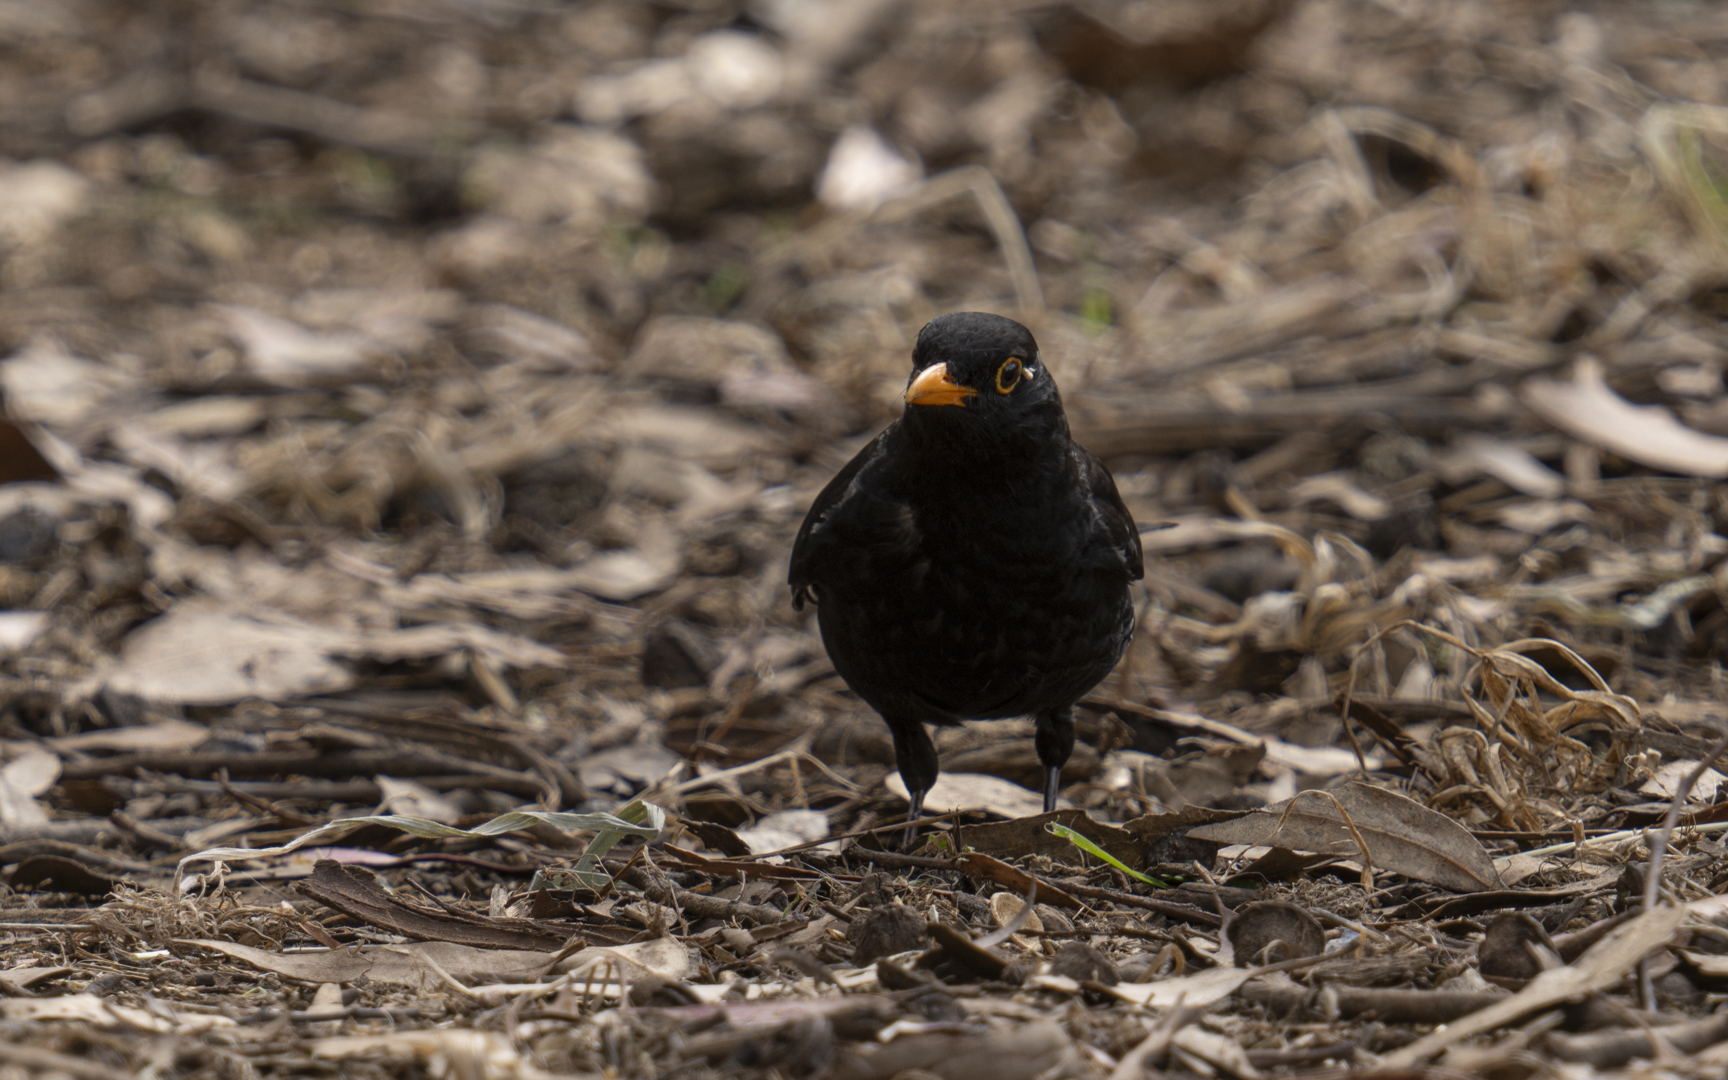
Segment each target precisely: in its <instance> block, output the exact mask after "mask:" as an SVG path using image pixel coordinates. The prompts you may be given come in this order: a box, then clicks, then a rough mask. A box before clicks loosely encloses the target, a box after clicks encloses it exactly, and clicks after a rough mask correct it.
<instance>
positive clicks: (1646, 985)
mask: <svg viewBox="0 0 1728 1080" xmlns="http://www.w3.org/2000/svg"><path fill="white" fill-rule="evenodd" d="M1724 753H1728V735H1724V736H1723V737H1722V738H1721V739H1720V740H1719V741H1718V742H1717V743H1716V745H1715V747H1713V748H1712V749H1711V751H1710V753H1709V754H1708V755H1707V756H1706V757H1705V758H1704V760H1702V761H1700V762H1699V763H1698V765H1697V767H1695V768H1694V769H1693V770H1692V771H1691V772H1689V773H1687V774H1686V778H1685V779H1684V780H1682V781H1680V786H1679V787H1677V788H1675V789H1674V798H1673V799H1672V800H1671V801H1670V802H1669V803H1668V814H1667V816H1666V817H1664V818H1663V819H1662V834H1661V835H1660V836H1659V837H1657V842H1656V843H1654V844H1651V845H1650V869H1649V870H1648V871H1646V872H1645V875H1644V910H1645V911H1654V910H1655V909H1656V901H1657V900H1658V899H1659V898H1660V897H1661V895H1662V858H1663V856H1664V855H1666V854H1667V852H1668V841H1669V839H1670V838H1671V837H1672V836H1673V835H1674V824H1675V822H1677V821H1679V820H1680V807H1682V806H1684V805H1685V803H1686V796H1688V795H1690V794H1692V785H1694V784H1696V783H1697V782H1698V781H1699V779H1700V778H1701V777H1703V775H1704V774H1705V773H1706V772H1708V771H1709V769H1710V766H1712V765H1714V764H1716V759H1717V758H1719V757H1721V756H1722V755H1723V754H1724ZM1646 835H1648V834H1646ZM1638 988H1639V990H1640V991H1641V993H1642V994H1643V998H1644V1007H1645V1008H1646V1009H1654V1008H1655V1007H1656V987H1655V986H1654V985H1653V984H1652V983H1651V980H1650V958H1649V957H1648V956H1646V957H1644V958H1643V959H1641V960H1639V961H1638Z"/></svg>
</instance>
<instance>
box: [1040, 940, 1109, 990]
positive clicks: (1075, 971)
mask: <svg viewBox="0 0 1728 1080" xmlns="http://www.w3.org/2000/svg"><path fill="white" fill-rule="evenodd" d="M1050 974H1052V975H1062V976H1066V977H1067V978H1070V979H1073V980H1074V981H1075V982H1095V983H1103V984H1104V985H1105V986H1115V985H1116V984H1117V983H1118V982H1121V981H1122V980H1121V977H1120V976H1118V975H1117V973H1116V965H1115V964H1114V963H1112V962H1111V960H1110V958H1109V957H1108V956H1105V955H1104V954H1103V953H1101V952H1099V951H1098V950H1097V949H1094V948H1093V947H1092V946H1090V945H1088V944H1086V943H1085V942H1084V941H1068V942H1064V943H1063V944H1062V947H1061V948H1059V949H1057V950H1056V956H1055V958H1054V959H1053V960H1051V961H1050Z"/></svg>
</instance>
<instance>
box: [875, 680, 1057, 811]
mask: <svg viewBox="0 0 1728 1080" xmlns="http://www.w3.org/2000/svg"><path fill="white" fill-rule="evenodd" d="M1032 745H1033V746H1035V747H1037V748H1038V761H1039V763H1040V764H1042V765H1043V766H1044V812H1045V813H1046V814H1048V813H1049V812H1050V811H1052V810H1054V809H1056V792H1057V791H1058V790H1059V789H1060V788H1061V786H1062V766H1064V765H1066V764H1068V756H1069V755H1070V754H1072V753H1073V752H1074V710H1073V708H1072V707H1071V706H1063V707H1062V708H1060V709H1046V710H1045V711H1043V712H1041V713H1039V714H1038V715H1037V717H1036V718H1035V719H1034V722H1033V729H1032ZM902 775H904V774H902Z"/></svg>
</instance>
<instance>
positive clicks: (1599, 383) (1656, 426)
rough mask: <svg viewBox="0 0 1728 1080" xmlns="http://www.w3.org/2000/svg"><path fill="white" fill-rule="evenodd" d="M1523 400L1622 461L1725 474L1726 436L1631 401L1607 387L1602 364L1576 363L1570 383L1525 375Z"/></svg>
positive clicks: (1691, 473)
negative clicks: (1712, 433)
mask: <svg viewBox="0 0 1728 1080" xmlns="http://www.w3.org/2000/svg"><path fill="white" fill-rule="evenodd" d="M1520 396H1521V397H1522V398H1523V400H1524V404H1525V405H1526V406H1527V407H1528V408H1529V409H1530V411H1531V412H1534V413H1535V414H1537V415H1538V416H1540V417H1542V418H1543V419H1544V420H1546V421H1548V422H1549V423H1550V424H1553V425H1554V426H1555V427H1557V428H1559V429H1560V430H1562V431H1564V432H1566V433H1567V434H1569V435H1573V436H1575V437H1577V438H1579V439H1582V440H1584V441H1585V442H1587V443H1589V444H1591V445H1592V446H1599V447H1601V448H1602V449H1604V450H1610V451H1613V452H1614V453H1616V454H1619V455H1620V456H1621V457H1623V458H1626V459H1627V460H1628V461H1636V462H1638V463H1639V464H1640V465H1648V466H1650V467H1651V468H1653V469H1665V470H1667V471H1669V472H1677V473H1680V474H1682V475H1684V476H1708V477H1712V478H1716V479H1720V478H1722V477H1725V476H1728V439H1723V438H1718V437H1717V436H1715V435H1706V434H1704V433H1703V432H1701V431H1695V430H1693V429H1692V428H1689V427H1686V426H1685V425H1684V424H1682V423H1680V422H1679V421H1678V420H1676V419H1674V414H1673V413H1671V412H1669V411H1668V410H1667V409H1665V408H1663V407H1662V406H1660V405H1634V404H1632V403H1631V402H1630V401H1627V400H1626V399H1625V398H1623V397H1621V396H1620V395H1619V394H1616V393H1615V392H1614V391H1613V390H1610V389H1609V388H1608V383H1607V381H1606V380H1605V379H1604V378H1603V377H1602V365H1601V363H1600V362H1598V361H1597V360H1595V359H1593V358H1591V357H1585V358H1583V359H1581V360H1579V361H1578V365H1577V367H1576V368H1575V369H1574V371H1573V374H1572V381H1571V382H1560V381H1558V380H1555V379H1547V378H1533V379H1527V380H1525V382H1524V386H1523V388H1522V391H1521V395H1520Z"/></svg>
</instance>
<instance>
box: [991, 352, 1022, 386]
mask: <svg viewBox="0 0 1728 1080" xmlns="http://www.w3.org/2000/svg"><path fill="white" fill-rule="evenodd" d="M1025 373H1026V368H1025V367H1024V366H1023V365H1022V364H1021V363H1020V358H1019V357H1017V356H1010V357H1009V358H1008V359H1006V360H1004V361H1002V366H1001V367H999V368H997V369H996V392H997V393H998V394H1006V393H1010V392H1011V391H1012V390H1013V389H1014V388H1015V387H1016V386H1019V385H1020V379H1021V377H1022V376H1023V375H1025Z"/></svg>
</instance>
